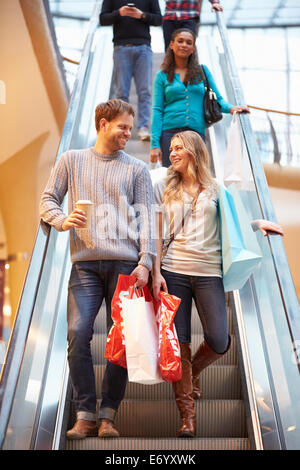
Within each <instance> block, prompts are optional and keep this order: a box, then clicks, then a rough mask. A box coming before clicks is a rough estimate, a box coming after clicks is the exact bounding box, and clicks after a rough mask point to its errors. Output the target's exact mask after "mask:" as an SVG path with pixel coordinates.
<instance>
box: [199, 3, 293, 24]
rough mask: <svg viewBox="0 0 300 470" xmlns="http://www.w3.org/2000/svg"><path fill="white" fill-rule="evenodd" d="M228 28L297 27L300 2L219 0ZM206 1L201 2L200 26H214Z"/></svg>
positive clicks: (212, 16) (209, 7)
mask: <svg viewBox="0 0 300 470" xmlns="http://www.w3.org/2000/svg"><path fill="white" fill-rule="evenodd" d="M220 3H221V4H222V5H223V8H224V19H225V21H226V24H227V27H228V28H234V27H235V28H241V27H250V28H251V27H270V26H299V25H300V0H220ZM214 17H215V15H214V14H212V13H211V5H210V3H209V1H208V0H202V12H201V24H214V23H215V18H214Z"/></svg>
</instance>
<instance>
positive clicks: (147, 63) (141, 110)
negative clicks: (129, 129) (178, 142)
mask: <svg viewBox="0 0 300 470" xmlns="http://www.w3.org/2000/svg"><path fill="white" fill-rule="evenodd" d="M152 55H153V53H152V49H151V47H150V46H148V45H147V44H142V45H140V46H115V47H114V82H115V86H116V92H115V94H116V98H119V99H121V100H123V101H126V102H128V97H129V91H130V85H131V79H132V77H133V78H134V82H135V87H136V92H137V96H138V128H139V129H140V128H141V127H144V126H145V127H148V126H149V120H150V113H151V85H152Z"/></svg>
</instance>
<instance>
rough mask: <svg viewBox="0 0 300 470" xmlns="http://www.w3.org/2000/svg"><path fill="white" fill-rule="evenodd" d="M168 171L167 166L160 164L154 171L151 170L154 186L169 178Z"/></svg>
mask: <svg viewBox="0 0 300 470" xmlns="http://www.w3.org/2000/svg"><path fill="white" fill-rule="evenodd" d="M167 171H168V168H166V167H165V166H161V164H158V165H157V166H156V168H154V169H150V171H149V173H150V176H151V181H152V184H153V185H154V184H155V183H157V182H158V181H160V180H162V179H164V178H165V177H166V176H167Z"/></svg>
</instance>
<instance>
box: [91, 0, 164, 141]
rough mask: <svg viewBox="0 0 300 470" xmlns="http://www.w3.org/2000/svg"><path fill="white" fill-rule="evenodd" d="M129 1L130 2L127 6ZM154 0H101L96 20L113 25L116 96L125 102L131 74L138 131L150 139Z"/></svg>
mask: <svg viewBox="0 0 300 470" xmlns="http://www.w3.org/2000/svg"><path fill="white" fill-rule="evenodd" d="M128 5H132V6H128ZM161 23H162V16H161V12H160V7H159V3H158V0H134V3H127V1H126V0H104V1H103V4H102V10H101V14H100V24H101V25H103V26H108V25H113V42H114V82H115V86H116V90H115V94H116V97H117V98H120V99H122V100H123V101H126V102H128V96H129V91H130V84H131V79H132V77H133V78H134V81H135V87H136V92H137V96H138V123H137V124H138V135H139V137H140V139H141V140H142V141H145V140H150V132H149V120H150V113H151V84H152V50H151V36H150V26H159V25H161Z"/></svg>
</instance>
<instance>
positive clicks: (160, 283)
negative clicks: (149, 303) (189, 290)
mask: <svg viewBox="0 0 300 470" xmlns="http://www.w3.org/2000/svg"><path fill="white" fill-rule="evenodd" d="M161 290H163V291H164V292H168V288H167V283H166V281H165V278H164V277H163V276H162V275H161V273H160V272H159V273H156V274H153V273H152V291H153V296H154V298H155V300H158V301H159V300H160V297H159V295H158V294H159V293H160V291H161Z"/></svg>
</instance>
